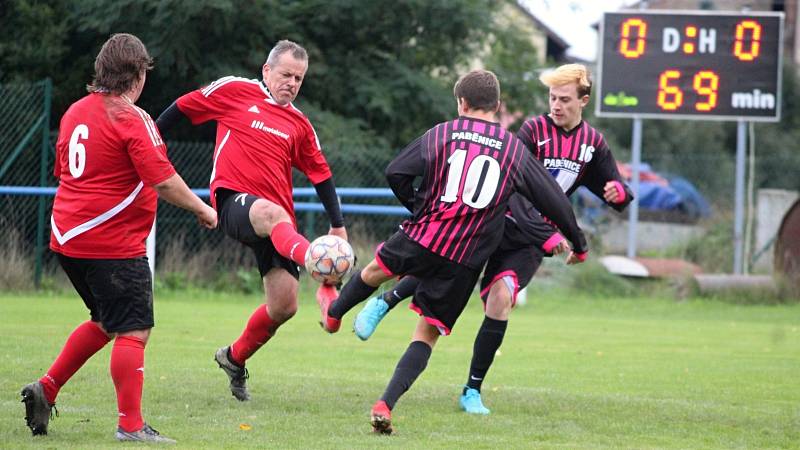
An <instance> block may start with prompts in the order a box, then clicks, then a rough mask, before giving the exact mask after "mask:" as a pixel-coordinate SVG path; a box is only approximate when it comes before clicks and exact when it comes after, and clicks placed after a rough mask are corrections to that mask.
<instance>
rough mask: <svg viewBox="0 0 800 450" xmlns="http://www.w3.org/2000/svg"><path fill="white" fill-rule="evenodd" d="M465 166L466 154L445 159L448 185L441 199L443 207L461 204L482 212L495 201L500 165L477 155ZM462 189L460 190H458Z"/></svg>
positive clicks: (457, 152)
mask: <svg viewBox="0 0 800 450" xmlns="http://www.w3.org/2000/svg"><path fill="white" fill-rule="evenodd" d="M466 162H467V151H466V150H456V151H454V152H453V154H452V155H450V157H449V158H448V159H447V164H448V165H449V167H448V169H447V185H446V186H445V190H444V195H442V197H441V198H440V200H441V201H443V202H445V203H453V202H455V201H457V200H458V199H459V197H460V198H461V201H462V202H463V203H464V204H465V205H468V206H471V207H473V208H475V209H483V208H485V207H486V206H488V205H489V203H490V202H491V201H492V199H493V198H494V194H495V192H497V188H498V186H499V183H500V163H498V162H497V160H496V159H494V158H492V157H491V156H489V155H478V156H476V157H475V158H473V159H472V161H470V163H469V166H468V167H467V168H466V169H467V170H466V174H465V173H464V166H465V165H466ZM462 185H463V188H462V189H459V188H461V187H462Z"/></svg>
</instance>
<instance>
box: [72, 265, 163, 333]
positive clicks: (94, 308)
mask: <svg viewBox="0 0 800 450" xmlns="http://www.w3.org/2000/svg"><path fill="white" fill-rule="evenodd" d="M56 254H57V255H58V262H59V263H60V264H61V267H62V268H63V269H64V272H66V273H67V277H69V280H70V281H71V282H72V285H73V286H75V290H76V291H78V294H79V295H80V296H81V298H82V299H83V303H84V304H86V307H87V308H89V313H90V316H91V318H92V322H100V323H101V324H103V328H105V330H106V331H107V332H109V333H122V332H125V331H133V330H147V329H150V328H153V325H154V324H155V323H154V322H153V277H152V274H151V273H150V265H149V264H148V263H147V257H146V256H142V257H140V258H132V259H82V258H71V257H69V256H64V255H62V254H60V253H56Z"/></svg>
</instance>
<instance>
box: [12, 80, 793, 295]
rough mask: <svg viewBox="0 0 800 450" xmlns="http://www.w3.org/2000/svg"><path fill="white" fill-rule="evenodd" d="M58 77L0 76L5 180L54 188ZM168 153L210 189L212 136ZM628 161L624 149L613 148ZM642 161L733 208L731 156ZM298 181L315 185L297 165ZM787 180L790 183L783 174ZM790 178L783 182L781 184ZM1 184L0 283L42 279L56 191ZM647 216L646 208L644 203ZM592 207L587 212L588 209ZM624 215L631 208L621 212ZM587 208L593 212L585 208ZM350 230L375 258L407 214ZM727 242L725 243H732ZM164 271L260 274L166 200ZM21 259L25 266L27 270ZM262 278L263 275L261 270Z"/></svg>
mask: <svg viewBox="0 0 800 450" xmlns="http://www.w3.org/2000/svg"><path fill="white" fill-rule="evenodd" d="M50 96H51V84H50V82H49V81H47V80H45V81H41V82H36V83H28V84H0V189H3V188H5V187H8V186H27V187H41V186H47V187H51V188H53V187H55V186H56V180H55V178H54V177H53V176H52V173H51V172H52V161H53V143H54V140H55V139H54V138H55V135H56V131H51V130H50V129H49V124H50V122H51V120H50ZM167 146H168V152H169V157H170V159H171V160H172V162H173V164H174V165H175V167H176V169H177V170H178V172H179V173H180V174H181V176H182V177H183V178H184V179H185V180H186V182H187V184H188V185H189V186H191V187H193V188H198V189H207V188H208V181H209V177H210V174H211V163H212V154H213V143H212V142H175V141H172V142H167ZM323 147H324V151H325V155H326V158H327V160H328V162H329V164H330V165H331V168H332V171H333V173H334V178H335V180H336V184H337V186H338V187H340V188H341V187H363V188H386V184H385V181H384V180H383V169H384V167H385V166H386V163H387V162H388V159H389V158H390V157H391V156H390V155H388V156H387V155H378V154H373V153H370V152H360V153H358V154H355V155H354V152H347V151H346V150H347V149H339V148H335V147H327V146H325V143H324V142H323ZM790 151H793V149H790V148H784V149H764V151H763V152H760V153H759V155H758V158H757V159H756V168H755V173H756V176H757V177H756V179H757V180H758V179H764V178H765V177H766V178H768V179H769V178H774V177H775V176H776V174H778V173H783V172H779V169H780V168H781V165H782V161H786V160H787V157H786V154H785V153H786V152H790ZM615 154H616V156H617V158H618V160H620V161H624V160H625V159H626V158H625V149H615ZM643 161H646V162H648V163H650V165H651V166H652V169H653V170H654V171H657V172H661V173H669V174H672V175H678V176H680V177H682V178H685V179H686V180H687V181H688V182H689V183H690V184H692V185H693V186H694V187H696V188H697V190H698V191H699V192H700V194H702V195H703V196H705V197H706V198H707V199H708V200H710V201H711V203H712V210H714V211H715V212H719V211H722V212H723V214H722V216H724V212H725V211H729V210H730V209H731V203H732V200H733V182H734V180H733V171H734V162H733V155H731V154H720V153H719V152H714V153H710V152H704V151H702V149H696V151H680V152H678V151H675V152H649V151H648V150H647V145H645V151H644V155H643ZM294 183H295V187H296V188H298V187H309V183H308V180H307V179H306V178H305V177H304V176H303V175H302V174H299V173H296V174H295V177H294ZM784 184H785V183H784ZM778 187H783V186H778ZM19 194H20V193H19V192H17V193H16V194H8V193H0V239H1V240H2V242H0V272H2V273H0V286H7V285H9V284H11V285H13V283H8V282H7V281H6V280H5V279H4V278H3V277H6V278H13V276H12V275H13V274H12V275H8V274H9V273H10V272H13V271H21V272H22V276H27V277H28V278H29V279H30V280H31V281H33V280H35V282H36V283H37V284H38V282H39V279H40V277H41V274H42V270H43V268H44V269H45V271H46V270H51V269H53V268H54V267H55V261H54V258H53V255H52V253H51V252H49V251H48V250H47V245H48V242H49V234H50V226H49V225H50V222H49V217H50V209H51V206H52V195H19ZM295 200H296V202H300V203H308V202H317V199H316V197H315V196H313V195H311V196H309V197H298V198H296V199H295ZM342 203H344V204H345V205H347V204H351V203H355V204H360V205H365V204H366V205H392V206H395V207H398V206H399V203H398V202H397V201H396V200H395V199H394V198H393V197H369V198H366V197H352V196H350V197H343V198H342ZM641 211H642V213H643V219H644V220H646V219H647V217H648V215H647V211H646V210H645V209H642V210H641ZM584 212H585V211H584ZM624 216H627V215H624ZM584 217H586V216H584ZM297 218H298V228H299V229H300V230H301V231H303V232H304V234H306V236H308V237H309V238H313V237H315V236H318V235H320V234H323V233H325V232H326V231H327V228H328V221H327V216H326V215H325V213H324V212H309V211H298V212H297ZM345 219H346V220H347V224H348V232H349V234H350V238H351V240H352V241H353V242H354V244H355V247H356V250H357V252H358V253H359V254H360V255H361V257H362V259H369V257H370V256H371V255H370V253H371V251H372V250H373V249H374V245H375V244H376V243H377V242H379V241H380V240H382V239H385V238H386V237H388V236H389V235H391V233H392V232H394V230H396V228H397V225H398V223H399V222H400V221H401V220H402V217H401V216H398V215H389V214H374V213H346V214H345ZM726 251H727V250H726ZM156 261H157V271H158V272H159V276H158V277H157V279H159V278H160V279H161V280H162V282H172V281H175V282H180V281H184V280H185V281H190V282H196V281H199V282H201V283H202V282H204V281H207V280H212V281H213V282H215V283H223V284H222V286H227V285H228V284H229V283H231V282H234V281H235V282H241V281H242V280H241V279H248V278H253V274H254V273H255V267H254V262H253V258H252V256H251V254H250V253H249V250H247V249H245V248H244V247H242V246H241V245H239V244H237V243H236V242H234V241H232V240H230V239H228V238H225V237H224V236H223V234H222V233H221V232H220V231H219V230H213V231H209V230H205V229H203V228H201V227H200V226H198V225H197V224H196V222H195V220H194V217H193V216H192V215H191V214H189V213H187V212H185V211H182V210H180V209H178V208H175V207H173V206H171V205H168V204H166V203H165V202H161V203H160V205H159V212H158V217H157V234H156ZM21 268H23V269H21ZM255 278H256V279H257V276H256V277H255Z"/></svg>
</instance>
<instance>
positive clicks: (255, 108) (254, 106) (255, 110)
mask: <svg viewBox="0 0 800 450" xmlns="http://www.w3.org/2000/svg"><path fill="white" fill-rule="evenodd" d="M248 111H250V112H252V113H256V114H259V113H260V112H261V111H259V110H258V106H256V105H253V106H251V107H250V109H248Z"/></svg>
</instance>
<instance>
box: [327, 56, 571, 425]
mask: <svg viewBox="0 0 800 450" xmlns="http://www.w3.org/2000/svg"><path fill="white" fill-rule="evenodd" d="M454 94H455V97H456V100H457V103H458V111H459V113H460V116H459V117H458V118H457V119H455V120H451V121H448V122H444V123H441V124H439V125H436V126H435V127H433V128H431V129H430V130H428V132H426V133H425V134H424V135H422V136H421V137H419V138H418V139H417V140H415V141H414V142H413V143H412V144H410V145H409V146H408V147H406V148H405V149H404V150H403V151H402V152H401V153H400V154H399V155H398V156H397V157H396V158H395V159H394V160H393V161H392V162H391V163H390V164H389V166H388V167H387V169H386V176H387V179H388V181H389V186H390V187H391V188H392V190H393V191H394V193H395V195H396V196H397V198H398V199H399V200H400V202H401V203H402V204H403V205H404V206H406V207H407V208H408V209H409V210H410V211H411V212H412V217H411V219H409V220H407V221H405V222H404V223H403V224H402V226H401V227H400V228H401V229H400V231H398V232H397V233H395V234H394V235H393V236H392V237H390V238H389V239H388V240H387V241H386V242H384V243H383V244H381V246H379V247H378V250H377V252H376V255H375V259H374V260H373V261H371V262H370V263H369V264H367V266H366V267H365V268H364V269H363V270H362V271H361V272H360V273H356V274H355V275H353V277H352V278H351V279H350V280H349V281H348V283H347V284H346V285H345V286H344V287H343V288H342V292H341V295H340V296H339V298H338V299H337V301H336V302H335V303H333V305H332V306H331V307H330V308H329V310H328V316H329V317H332V318H335V319H337V320H339V319H341V318H342V316H343V315H344V314H345V313H347V311H349V310H350V309H352V308H353V307H354V306H355V305H357V304H358V303H359V302H361V301H363V300H365V299H367V298H368V297H369V296H370V295H371V294H372V292H374V291H375V289H376V288H377V287H378V286H380V284H381V283H383V282H384V281H386V280H389V279H391V278H394V277H397V276H405V275H412V276H415V277H417V278H418V279H419V281H420V282H419V285H418V286H417V287H416V291H415V294H414V299H413V301H412V309H414V310H415V311H416V312H417V313H418V314H419V315H420V316H421V317H420V320H419V322H418V324H417V328H416V331H415V333H414V336H413V339H412V342H411V344H410V345H409V347H408V349H407V350H406V352H405V354H404V355H403V356H402V358H401V359H400V361H399V362H398V364H397V367H396V369H395V372H394V375H393V377H392V379H391V381H390V382H389V384H388V386H387V387H386V391H385V392H384V394H383V396H382V397H381V399H380V400H379V401H378V402H376V403H375V405H374V407H373V410H372V417H371V420H372V426H373V429H374V430H375V431H376V432H380V433H391V431H392V426H391V410H392V408H393V407H394V406H395V403H396V402H397V400H398V399H399V398H400V396H401V395H402V394H403V393H404V392H405V391H406V390H408V388H409V387H410V386H411V384H412V383H413V382H414V380H415V379H416V378H417V377H418V376H419V374H420V373H422V371H423V370H424V369H425V366H426V365H427V362H428V359H429V358H430V355H431V351H432V349H433V346H434V345H435V343H436V341H437V340H438V338H439V336H440V335H447V334H450V331H451V330H452V328H453V326H454V325H455V322H456V320H457V319H458V317H459V315H460V314H461V312H462V311H463V309H464V307H465V305H466V303H467V300H468V299H469V296H470V294H471V292H472V288H473V287H474V286H475V283H476V281H477V280H478V276H479V274H480V269H481V267H482V266H483V264H484V263H485V262H486V259H487V258H488V257H489V255H490V254H491V253H492V251H493V250H494V248H495V247H496V246H497V244H498V243H499V242H500V239H501V238H502V230H503V221H504V220H505V219H504V213H505V211H506V207H507V203H508V201H509V199H510V198H511V197H512V195H514V194H515V193H519V194H520V195H522V196H523V197H525V198H527V199H528V200H529V201H531V202H532V203H533V204H535V205H536V206H537V207H538V208H540V209H541V210H542V211H544V212H546V213H547V215H548V217H550V218H551V219H552V220H553V221H554V222H555V223H556V224H558V226H559V227H560V228H561V229H562V230H564V233H565V234H566V235H567V236H568V237H569V239H570V240H571V241H572V242H573V245H574V246H575V252H576V254H585V253H586V241H585V239H584V237H583V233H582V232H581V230H580V228H578V225H577V223H576V221H575V217H574V215H573V213H572V209H571V207H570V205H569V202H568V200H567V198H566V196H565V195H564V193H563V192H562V191H561V189H559V187H558V185H557V184H556V183H555V181H554V180H553V178H552V177H551V176H550V175H549V174H548V173H547V171H545V170H544V168H543V167H542V165H541V164H540V163H539V162H538V161H536V160H535V159H534V158H532V157H531V155H530V152H528V150H527V149H526V148H525V147H524V146H523V145H522V143H521V142H520V141H519V140H518V139H517V138H516V137H515V136H513V135H512V134H511V133H509V132H508V131H506V130H505V129H503V128H502V127H500V126H499V125H498V124H497V123H495V122H494V115H495V113H496V112H497V109H498V108H499V97H500V85H499V82H498V81H497V78H496V77H495V75H494V74H493V73H491V72H488V71H483V70H478V71H472V72H470V73H468V74H466V75H464V76H463V77H461V79H459V81H458V82H457V83H456V85H455V88H454ZM417 179H419V187H418V188H417V189H415V188H414V183H415V181H417ZM572 257H573V258H576V259H577V256H575V255H572Z"/></svg>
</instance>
